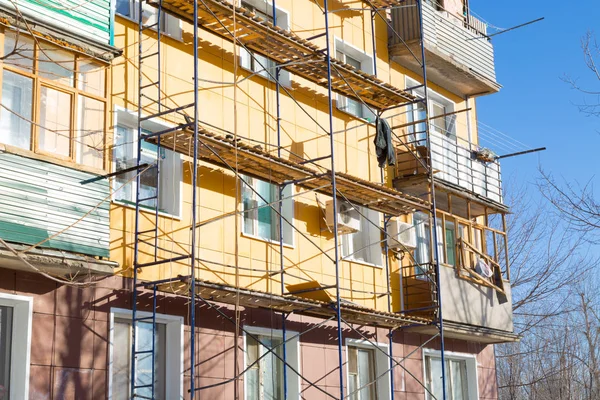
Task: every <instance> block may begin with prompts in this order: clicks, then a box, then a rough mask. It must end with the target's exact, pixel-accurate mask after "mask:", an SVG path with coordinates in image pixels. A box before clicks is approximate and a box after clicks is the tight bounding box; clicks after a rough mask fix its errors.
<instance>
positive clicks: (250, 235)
mask: <svg viewBox="0 0 600 400" xmlns="http://www.w3.org/2000/svg"><path fill="white" fill-rule="evenodd" d="M242 177H243V180H244V181H246V182H248V179H252V180H253V181H256V180H258V181H262V182H266V183H268V184H271V185H274V186H276V187H277V185H276V184H274V183H270V182H267V181H265V180H263V179H259V178H252V177H249V176H246V175H242ZM244 185H245V183H244V182H242V181H240V186H241V191H240V192H241V193H242V195H241V196H240V198H241V201H240V209H241V210H242V212H241V213H240V223H241V227H242V229H241V234H242V236H244V237H248V238H251V239H256V240H260V241H263V242H267V243H272V244H277V245H278V244H279V240H276V239H272V238H267V237H262V236H260V235H258V234H257V233H256V231H257V229H256V225H255V227H254V229H253V230H254V232H255V233H249V232H246V231H245V228H244V227H245V224H244V218H245V217H246V212H245V210H244ZM248 186H251V185H248ZM288 187H290V192H291V195H292V196H293V195H294V191H295V190H294V189H295V186H294V185H288ZM253 188H254V190H256V188H255V187H253ZM249 190H250V189H249ZM252 196H253V198H254V197H255V196H256V193H255V192H254V191H252ZM283 196H284V197H286V195H285V194H283ZM294 199H295V198H294V197H291V198H290V199H289V201H291V203H292V204H291V208H292V215H291V218H286V219H287V220H289V221H290V222H291V223H292V226H291V227H290V230H291V233H290V235H291V238H292V240H291V242H290V243H288V242H286V241H285V230H284V239H283V241H282V242H283V246H284V247H287V248H290V249H293V248H294V247H295V246H296V235H295V233H296V232H295V231H296V229H295V228H294V226H295V225H296V221H295V215H296V212H295V207H296V202H295V200H294ZM278 204H279V203H277V204H276V205H274V206H273V207H275V208H277V205H278ZM265 207H269V206H265ZM269 208H270V207H269ZM277 210H278V211H279V209H278V208H277ZM282 215H284V216H285V214H283V213H282ZM276 218H277V221H279V215H278V214H277V215H276ZM254 223H255V224H258V219H256V220H254ZM283 223H284V224H286V223H287V222H286V221H285V220H284V221H283Z"/></svg>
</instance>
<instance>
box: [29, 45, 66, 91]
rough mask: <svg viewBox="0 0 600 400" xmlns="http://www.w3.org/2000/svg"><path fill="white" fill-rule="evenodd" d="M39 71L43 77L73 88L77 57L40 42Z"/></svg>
mask: <svg viewBox="0 0 600 400" xmlns="http://www.w3.org/2000/svg"><path fill="white" fill-rule="evenodd" d="M39 44H40V50H39V55H38V64H39V66H38V70H39V74H40V76H41V77H43V78H46V79H49V80H51V81H54V82H56V83H62V84H63V85H67V86H73V81H74V77H75V56H74V54H73V53H71V52H68V51H66V50H63V49H60V48H59V47H56V46H53V45H50V44H48V43H45V42H39Z"/></svg>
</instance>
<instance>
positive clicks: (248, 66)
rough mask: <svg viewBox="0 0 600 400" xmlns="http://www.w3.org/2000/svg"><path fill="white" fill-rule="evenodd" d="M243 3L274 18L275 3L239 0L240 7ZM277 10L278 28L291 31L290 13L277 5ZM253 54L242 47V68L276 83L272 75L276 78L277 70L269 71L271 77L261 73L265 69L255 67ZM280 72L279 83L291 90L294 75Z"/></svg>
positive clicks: (283, 71) (262, 0)
mask: <svg viewBox="0 0 600 400" xmlns="http://www.w3.org/2000/svg"><path fill="white" fill-rule="evenodd" d="M242 1H243V2H244V3H248V4H249V5H251V6H252V7H254V8H255V9H257V10H260V11H261V12H262V13H264V14H267V15H268V16H269V17H271V18H272V17H273V2H271V1H265V0H238V1H237V4H238V6H241V5H242ZM275 10H276V11H275V12H276V17H277V26H278V27H280V28H281V29H285V30H289V29H290V21H291V19H290V13H289V12H288V11H287V10H285V9H283V8H281V7H279V6H277V5H275ZM252 54H253V53H251V52H249V51H247V50H246V49H244V48H243V47H240V56H239V58H240V67H242V68H243V69H245V70H247V71H249V72H253V73H256V75H257V76H260V77H263V78H265V79H268V80H269V81H272V82H274V81H275V80H274V79H273V78H272V77H271V75H272V76H273V77H275V68H273V69H272V70H270V71H269V73H270V74H271V75H269V74H267V73H266V71H262V72H259V71H261V70H262V69H263V68H262V67H260V66H256V67H255V66H254V59H253V57H252ZM261 57H262V56H261ZM272 62H273V64H274V65H276V63H275V62H274V61H272ZM264 67H266V68H268V65H265V66H264ZM279 71H280V72H279V83H280V84H281V85H283V86H285V87H287V88H291V87H292V74H291V73H290V72H289V71H286V70H284V69H280V70H279Z"/></svg>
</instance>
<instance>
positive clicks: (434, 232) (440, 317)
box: [417, 0, 447, 400]
mask: <svg viewBox="0 0 600 400" xmlns="http://www.w3.org/2000/svg"><path fill="white" fill-rule="evenodd" d="M417 6H418V8H419V29H420V33H421V67H422V70H423V90H424V94H425V95H424V101H425V120H426V121H425V130H426V132H427V135H426V136H427V158H428V159H429V164H430V165H429V171H428V172H429V182H430V186H431V188H430V191H429V193H430V200H431V226H430V231H431V236H432V239H433V240H432V241H431V246H432V247H433V256H434V263H433V264H434V270H435V286H436V297H437V299H436V300H437V306H438V308H437V323H438V329H439V332H440V358H441V363H442V399H440V400H446V396H447V394H446V368H445V365H446V361H445V358H446V357H445V354H444V353H445V346H444V319H443V313H442V308H443V307H442V293H441V285H440V254H439V253H440V252H439V249H438V245H437V244H438V232H437V212H436V210H437V205H436V199H435V176H434V171H433V168H432V165H431V162H432V160H433V158H432V157H433V152H432V150H431V135H430V125H431V124H430V120H429V88H428V84H427V63H426V61H425V44H424V40H423V38H424V37H425V36H424V29H423V0H417ZM442 229H444V228H443V227H442Z"/></svg>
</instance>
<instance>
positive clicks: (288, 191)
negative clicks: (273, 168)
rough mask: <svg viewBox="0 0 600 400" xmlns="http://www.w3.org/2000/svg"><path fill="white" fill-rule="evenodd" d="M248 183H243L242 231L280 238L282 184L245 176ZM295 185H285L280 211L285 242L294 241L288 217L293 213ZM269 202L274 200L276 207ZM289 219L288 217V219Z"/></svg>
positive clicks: (268, 237)
mask: <svg viewBox="0 0 600 400" xmlns="http://www.w3.org/2000/svg"><path fill="white" fill-rule="evenodd" d="M244 181H246V182H247V184H245V183H242V205H243V208H244V214H243V228H244V230H243V232H244V233H245V234H248V235H252V236H256V237H259V238H261V239H265V240H272V241H279V221H280V217H279V214H278V213H277V211H279V203H278V200H279V198H280V197H279V186H277V185H274V184H270V183H268V182H265V181H261V180H260V179H255V178H250V177H244ZM292 188H293V186H292V185H287V186H286V187H285V188H284V189H283V192H282V194H283V199H284V200H283V201H282V202H281V215H283V217H284V218H285V219H284V220H283V242H284V243H285V244H289V245H291V244H293V228H292V226H291V225H290V224H289V223H288V222H287V221H290V222H291V221H292V219H293V217H294V202H293V199H292V198H290V196H292V192H293V190H292ZM268 204H272V206H273V208H275V210H277V211H275V210H274V209H273V208H271V206H269V205H268ZM285 220H287V221H285Z"/></svg>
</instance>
